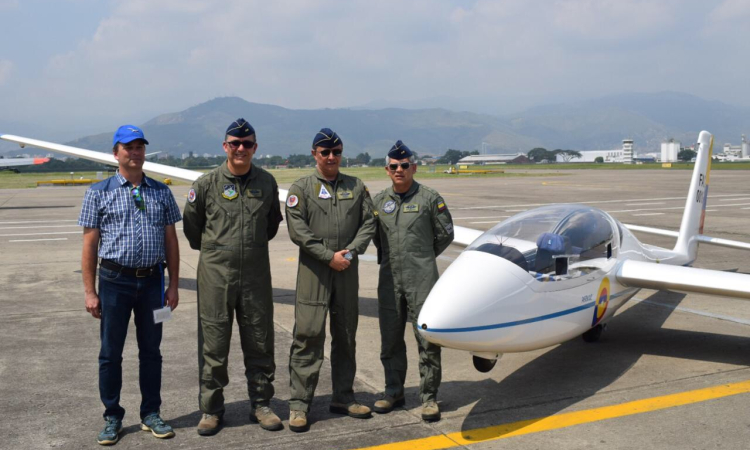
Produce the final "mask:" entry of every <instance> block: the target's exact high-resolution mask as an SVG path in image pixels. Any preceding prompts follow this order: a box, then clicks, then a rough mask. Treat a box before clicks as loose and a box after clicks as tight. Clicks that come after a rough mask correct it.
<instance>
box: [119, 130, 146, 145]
mask: <svg viewBox="0 0 750 450" xmlns="http://www.w3.org/2000/svg"><path fill="white" fill-rule="evenodd" d="M136 139H142V140H143V142H145V143H146V144H148V141H147V140H146V138H145V137H144V136H143V130H141V129H140V128H138V127H137V126H135V125H123V126H121V127H120V128H118V129H117V131H115V136H114V137H113V138H112V146H113V147H114V146H115V145H117V144H118V143H120V144H127V143H128V142H133V141H134V140H136Z"/></svg>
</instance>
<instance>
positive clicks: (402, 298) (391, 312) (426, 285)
mask: <svg viewBox="0 0 750 450" xmlns="http://www.w3.org/2000/svg"><path fill="white" fill-rule="evenodd" d="M385 161H386V166H385V170H386V172H387V173H388V176H389V177H390V178H391V181H392V182H393V185H392V186H391V187H389V188H387V189H385V190H384V191H383V192H381V193H379V194H378V195H377V196H376V197H375V200H374V204H375V215H376V217H377V219H378V232H377V233H376V235H375V237H374V239H373V242H374V243H375V246H376V247H377V249H378V262H379V263H380V278H379V281H378V316H379V321H380V336H381V348H380V360H381V361H382V363H383V368H384V369H385V393H384V394H383V395H382V397H381V398H380V400H378V401H376V402H375V405H374V407H373V410H374V411H375V412H377V413H381V414H385V413H389V412H391V411H392V410H393V408H394V407H395V406H401V405H403V404H404V382H405V381H406V365H407V363H406V344H405V343H404V329H405V327H406V323H407V322H409V323H411V325H412V328H413V329H414V336H415V337H416V339H417V348H418V349H419V376H420V379H421V382H420V384H419V398H420V401H421V402H422V420H425V421H436V420H440V408H439V407H438V404H437V392H438V387H439V386H440V378H441V368H440V347H439V346H437V345H435V344H432V343H430V342H427V340H425V339H424V338H423V337H422V336H421V335H420V334H419V332H418V331H417V318H418V317H419V312H420V311H421V310H422V305H423V304H424V301H425V299H427V294H429V293H430V289H432V286H434V285H435V283H436V282H437V280H438V268H437V263H436V261H435V259H436V258H437V256H438V255H439V254H440V253H442V252H443V250H445V249H446V248H447V247H448V246H449V245H450V243H451V242H452V241H453V220H452V219H451V215H450V213H449V212H448V207H447V206H446V205H445V201H444V200H443V198H442V197H441V196H440V194H438V193H437V192H436V191H434V190H433V189H430V188H428V187H427V186H424V185H421V184H419V183H417V182H416V181H414V173H415V172H416V171H417V165H416V164H415V158H414V155H413V153H412V152H411V150H409V148H408V147H407V146H406V145H404V143H403V142H401V141H397V142H396V144H395V145H394V146H393V147H392V148H391V150H390V151H389V152H388V156H387V157H386V159H385Z"/></svg>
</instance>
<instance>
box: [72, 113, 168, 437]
mask: <svg viewBox="0 0 750 450" xmlns="http://www.w3.org/2000/svg"><path fill="white" fill-rule="evenodd" d="M146 144H148V141H147V140H146V138H145V137H144V136H143V131H142V130H141V129H140V128H138V127H136V126H133V125H123V126H121V127H120V128H119V129H118V130H117V132H116V133H115V136H114V139H113V149H112V152H113V153H114V157H115V159H116V160H117V161H118V165H119V170H118V172H117V173H116V174H115V176H113V177H110V178H108V179H106V180H104V181H102V182H99V183H96V184H94V185H93V186H91V188H90V189H89V190H87V191H86V196H85V197H84V199H83V208H82V210H81V216H80V218H79V219H78V225H80V226H82V227H84V229H83V256H82V258H81V268H82V272H83V288H84V291H85V299H86V311H88V312H89V313H90V314H91V315H92V316H94V317H95V318H97V319H101V326H100V336H101V350H100V352H99V395H100V397H101V400H102V403H104V407H105V411H104V420H105V422H106V425H105V427H104V430H102V432H101V433H99V436H98V438H97V442H98V443H99V444H102V445H112V444H115V443H116V442H117V441H118V440H119V435H120V431H121V430H122V419H123V417H124V415H125V410H124V409H123V408H122V407H121V406H120V389H121V387H122V351H123V347H124V345H125V336H126V335H127V331H128V323H129V322H130V315H131V313H133V315H134V320H135V327H136V339H137V340H138V350H139V353H138V358H139V360H140V365H139V367H140V373H139V378H140V386H141V397H142V398H141V410H140V416H141V429H143V430H145V431H151V432H152V433H153V435H154V436H156V437H158V438H162V439H163V438H170V437H172V436H174V431H173V430H172V427H170V426H169V425H168V424H167V423H166V422H164V420H162V418H161V417H160V416H159V408H160V406H161V394H160V392H161V363H162V358H161V352H160V351H159V345H160V344H161V337H162V324H161V323H156V320H155V314H154V311H156V310H158V309H161V308H163V307H165V306H169V307H170V308H171V309H173V310H174V309H175V308H176V307H177V303H178V301H179V297H178V291H177V283H178V281H179V263H180V252H179V248H178V244H177V233H176V232H175V226H174V224H175V223H176V222H179V221H180V220H181V219H182V218H181V216H180V210H179V208H178V207H177V203H176V202H175V199H174V196H173V195H172V192H171V191H170V190H169V188H168V187H167V186H166V185H164V184H163V183H160V182H158V181H156V180H153V179H151V178H149V177H147V176H146V175H144V173H143V163H144V161H145V159H146ZM97 251H98V254H97ZM97 256H98V258H100V259H101V260H100V263H99V293H98V295H97V290H96V288H95V285H94V281H95V279H96V267H97ZM165 260H166V267H167V270H168V272H169V285H168V287H167V288H166V291H165V289H164V287H165V286H164V261H165Z"/></svg>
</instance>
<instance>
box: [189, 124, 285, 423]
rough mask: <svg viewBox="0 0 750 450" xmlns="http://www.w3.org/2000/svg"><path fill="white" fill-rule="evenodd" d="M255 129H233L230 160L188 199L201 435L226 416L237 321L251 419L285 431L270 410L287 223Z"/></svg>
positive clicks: (228, 143) (195, 186)
mask: <svg viewBox="0 0 750 450" xmlns="http://www.w3.org/2000/svg"><path fill="white" fill-rule="evenodd" d="M257 148H258V145H257V143H256V140H255V130H254V129H253V127H252V126H251V125H250V124H249V123H247V122H246V121H245V119H237V120H236V121H234V122H232V124H231V125H229V128H227V131H226V137H225V142H224V151H225V152H226V154H227V160H226V161H225V162H224V163H223V164H222V165H221V166H220V167H218V168H216V169H214V170H212V171H211V172H209V173H207V174H205V175H203V176H202V177H201V178H199V179H198V180H197V181H196V182H195V183H193V188H192V189H190V192H189V193H188V200H187V203H186V204H185V212H184V219H183V220H184V231H185V236H186V237H187V239H188V241H190V247H192V248H193V249H196V250H200V251H201V254H200V260H199V261H198V366H199V375H200V395H199V404H200V409H201V411H202V412H203V417H202V419H201V421H200V423H199V424H198V429H197V431H198V434H200V435H203V436H209V435H213V434H216V433H217V432H218V431H219V429H220V427H221V421H222V417H223V415H224V387H225V386H226V385H227V384H228V383H229V376H228V373H227V357H228V356H229V341H230V338H231V336H232V322H233V319H234V316H235V314H236V316H237V323H238V324H239V328H240V344H241V345H242V353H243V355H244V362H245V375H246V377H247V390H248V394H249V396H250V402H251V410H250V420H251V421H253V422H258V423H260V426H261V427H263V428H264V429H266V430H272V431H273V430H280V429H281V428H283V425H282V424H281V420H279V417H278V416H277V415H276V414H274V412H273V411H272V410H271V409H270V408H269V404H270V401H271V398H272V397H273V394H274V389H273V384H272V382H273V379H274V373H275V371H276V365H275V362H274V354H273V352H274V345H273V341H274V329H273V292H272V289H271V266H270V263H269V259H268V241H270V240H271V239H273V237H274V236H276V232H277V231H278V230H279V223H280V222H281V220H282V217H281V206H280V204H279V194H278V186H277V184H276V180H275V179H274V178H273V176H272V175H271V174H269V173H268V172H266V171H265V170H263V169H261V168H260V167H257V166H256V165H254V164H252V158H253V155H254V154H255V151H256V150H257Z"/></svg>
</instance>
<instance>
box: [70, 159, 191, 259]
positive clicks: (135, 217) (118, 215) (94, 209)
mask: <svg viewBox="0 0 750 450" xmlns="http://www.w3.org/2000/svg"><path fill="white" fill-rule="evenodd" d="M133 187H134V186H133V185H132V184H131V183H130V182H129V181H128V180H126V179H125V177H123V176H122V175H120V173H119V172H118V173H116V174H115V176H113V177H110V178H107V179H106V180H104V181H101V182H99V183H96V184H94V185H93V186H91V187H90V188H89V189H88V190H87V191H86V196H85V197H84V198H83V207H82V208H81V215H80V217H79V218H78V225H80V226H82V227H86V228H97V229H99V232H100V237H101V245H100V246H99V257H100V258H102V259H109V260H112V261H114V262H116V263H117V264H120V265H122V266H125V267H151V266H153V265H156V264H158V263H160V262H162V261H164V260H165V252H164V230H165V227H166V226H167V225H172V224H174V223H176V222H179V221H180V220H182V217H181V216H180V209H179V207H178V206H177V202H175V199H174V196H173V195H172V191H170V190H169V188H168V187H167V186H166V185H165V184H163V183H159V182H158V181H155V180H153V179H151V178H148V177H147V176H145V175H144V176H143V181H142V182H141V189H140V191H141V198H143V201H144V202H145V205H146V209H145V210H141V209H138V208H137V207H136V204H135V200H134V199H133V194H132V193H131V191H132V189H133Z"/></svg>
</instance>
